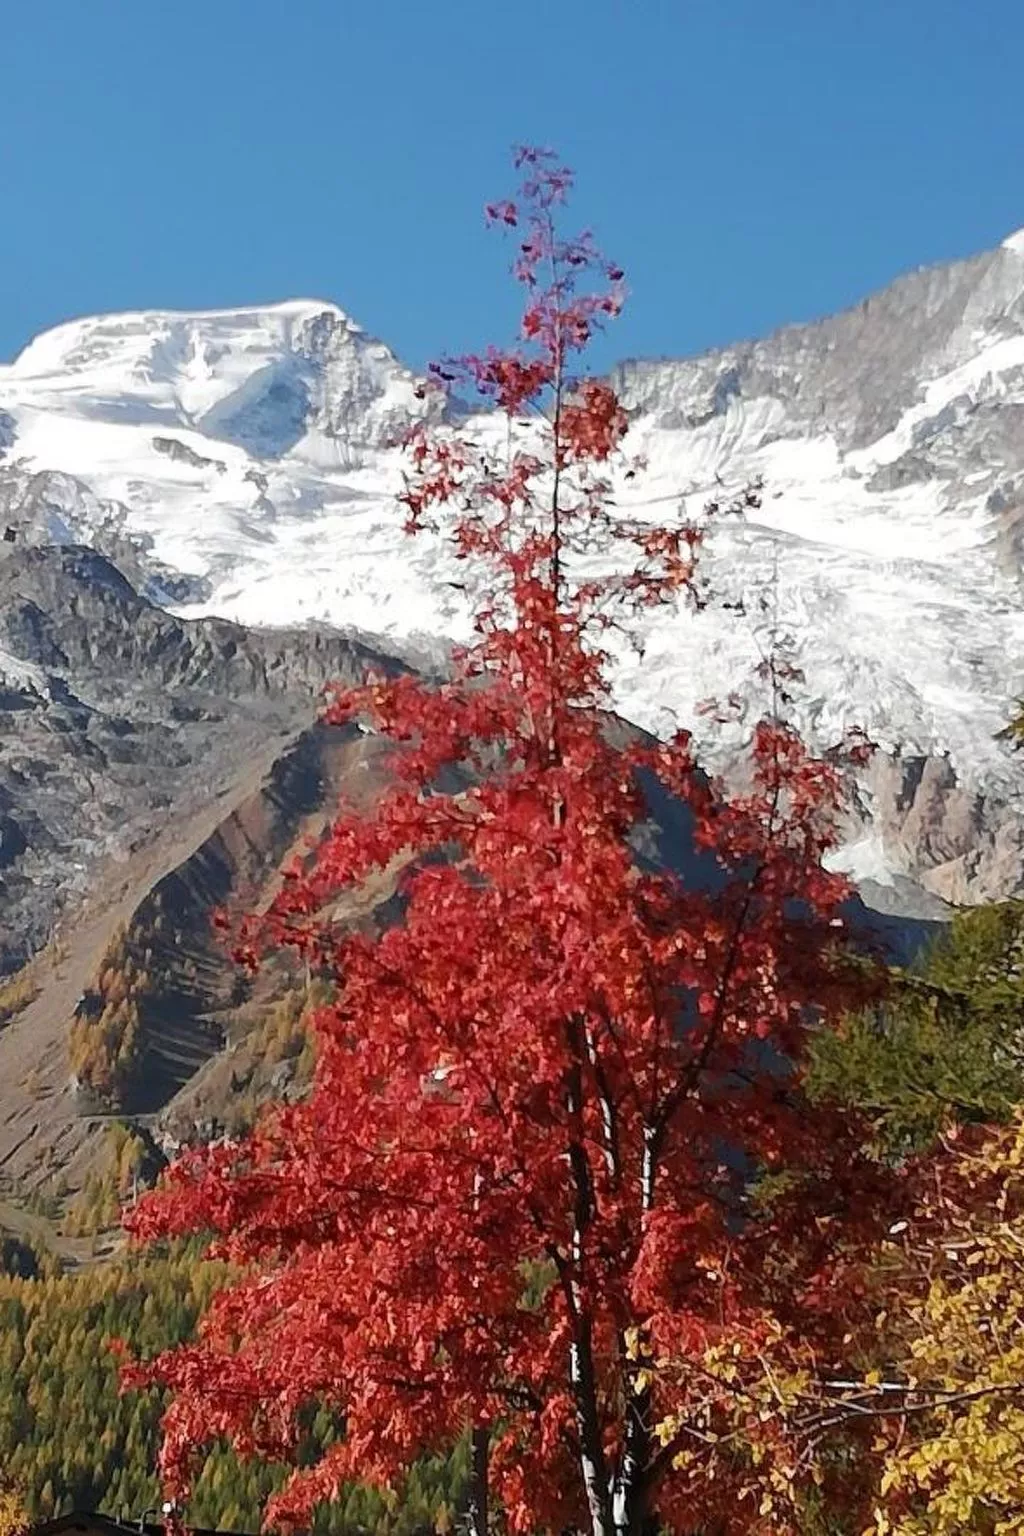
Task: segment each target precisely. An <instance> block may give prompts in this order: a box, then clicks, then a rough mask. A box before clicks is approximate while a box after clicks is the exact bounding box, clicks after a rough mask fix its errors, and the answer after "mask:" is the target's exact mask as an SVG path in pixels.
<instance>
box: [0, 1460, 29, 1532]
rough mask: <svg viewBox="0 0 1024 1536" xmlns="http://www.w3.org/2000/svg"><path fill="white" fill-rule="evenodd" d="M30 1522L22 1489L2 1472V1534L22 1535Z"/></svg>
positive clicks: (0, 1516) (0, 1495) (0, 1482)
mask: <svg viewBox="0 0 1024 1536" xmlns="http://www.w3.org/2000/svg"><path fill="white" fill-rule="evenodd" d="M28 1524H29V1521H28V1515H27V1513H26V1510H25V1502H24V1499H23V1498H22V1495H21V1492H20V1490H19V1489H18V1488H16V1487H15V1486H14V1484H13V1483H11V1482H9V1481H8V1479H7V1478H6V1477H4V1476H3V1475H2V1474H0V1536H21V1533H22V1532H23V1531H26V1530H27V1529H28Z"/></svg>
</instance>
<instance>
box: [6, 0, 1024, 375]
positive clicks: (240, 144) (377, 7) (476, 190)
mask: <svg viewBox="0 0 1024 1536" xmlns="http://www.w3.org/2000/svg"><path fill="white" fill-rule="evenodd" d="M3 9H4V15H3V21H2V24H0V49H2V54H0V58H2V67H0V176H2V192H0V197H2V202H0V208H2V226H0V358H6V357H9V356H11V355H12V354H13V353H14V352H16V351H17V350H18V349H19V347H20V346H21V345H23V344H24V342H25V341H27V340H28V338H29V337H30V336H31V335H33V334H34V333H36V332H38V331H39V330H41V329H44V328H46V327H47V326H49V325H53V324H55V323H57V322H58V321H60V320H62V319H66V318H70V317H72V316H75V315H81V314H90V313H95V312H98V311H102V310H117V309H134V308H157V307H174V308H206V307H216V306H226V305H241V304H248V303H251V302H264V301H268V300H274V299H281V298H287V297H318V298H329V299H334V300H335V301H336V302H338V303H339V304H340V305H341V306H342V307H343V308H344V309H346V310H347V311H348V312H349V313H350V314H352V315H353V316H354V317H355V318H356V319H357V320H359V321H360V322H361V323H362V324H363V325H365V326H366V327H367V328H368V329H369V330H371V331H373V332H375V333H376V334H378V335H380V336H381V337H383V338H384V339H385V340H386V341H388V342H389V343H390V344H391V345H392V346H393V347H394V348H395V350H396V351H398V352H399V354H400V355H402V356H403V357H404V358H405V359H406V360H407V361H409V362H411V363H413V364H415V365H422V364H423V363H424V362H425V361H426V360H427V359H429V358H432V357H435V356H437V355H439V354H440V353H442V352H444V351H452V350H460V349H466V348H469V347H475V346H478V345H482V344H484V343H486V342H487V341H491V340H494V341H502V340H505V339H506V338H507V336H508V334H509V331H510V328H511V326H512V322H513V316H514V313H515V308H514V306H515V302H516V294H515V291H514V289H513V288H512V285H511V283H510V281H509V279H508V278H507V276H506V273H507V263H508V259H509V253H508V251H507V250H506V249H504V248H503V244H502V241H501V239H500V238H499V237H498V236H496V235H488V234H486V233H485V232H484V230H483V224H482V216H481V209H482V205H483V203H484V201H485V200H487V199H488V198H493V197H500V196H502V195H505V194H506V193H507V192H509V191H510V190H511V171H510V167H509V160H508V154H509V148H510V146H511V145H512V144H513V143H514V142H517V141H524V140H525V141H531V142H542V143H549V144H552V145H554V146H555V147H556V148H557V149H558V150H559V151H560V153H561V154H562V155H563V157H564V158H565V159H566V160H567V161H568V162H569V163H570V164H571V165H573V166H574V167H575V169H576V172H577V177H578V185H577V194H576V198H575V201H574V204H573V214H574V218H573V222H574V223H576V224H579V225H583V224H586V225H589V226H591V227H592V228H593V229H594V230H595V232H596V234H597V236H598V238H599V241H600V243H601V244H602V246H603V247H604V248H605V250H606V251H607V252H608V254H609V255H610V256H613V257H614V258H615V259H616V260H617V261H619V262H621V263H622V265H623V266H625V268H626V271H627V280H628V283H629V286H630V290H631V299H630V303H629V305H628V306H627V309H626V310H625V312H624V314H623V317H622V319H621V320H620V321H619V322H618V323H617V325H616V326H615V327H614V328H613V329H612V331H611V332H610V333H609V336H608V338H607V339H606V341H605V342H604V343H603V344H602V349H601V351H602V356H601V357H599V358H598V359H596V360H597V361H598V362H604V361H605V360H610V359H611V358H612V357H615V356H626V355H632V356H637V355H678V354H683V353H688V352H693V351H696V350H699V349H701V348H704V347H707V346H710V345H714V344H718V343H723V342H726V341H729V340H735V339H738V338H740V337H744V336H749V335H755V334H763V333H765V332H767V331H769V330H770V329H772V328H774V327H775V326H777V325H780V324H784V323H786V322H788V321H792V320H799V319H804V318H810V317H812V316H815V315H818V314H822V313H826V312H829V311H832V310H835V309H837V308H839V307H841V306H843V305H844V304H847V303H851V302H854V301H856V300H858V299H859V298H861V297H863V296H864V295H865V294H866V293H868V292H870V291H872V290H874V289H876V288H878V287H881V286H882V285H884V284H885V283H886V282H888V281H889V280H890V279H891V278H892V277H893V276H895V275H896V274H897V273H899V272H901V271H905V270H907V269H909V268H911V267H914V266H917V265H920V264H922V263H930V262H935V261H942V260H946V259H948V258H952V257H956V256H961V255H967V254H970V253H972V252H974V251H977V250H980V249H984V248H986V247H988V246H991V245H994V244H996V243H998V241H999V240H1001V239H1002V238H1003V237H1004V236H1005V235H1007V234H1008V233H1010V231H1011V230H1013V229H1015V228H1018V227H1020V226H1021V225H1024V91H1022V89H1021V85H1020V61H1021V59H1022V57H1024V6H1022V5H1021V4H1020V0H928V3H925V0H431V3H428V0H423V3H420V0H364V3H359V4H352V3H349V0H287V3H284V0H244V3H242V0H203V3H198V0H173V3H166V0H36V3H35V4H14V3H12V4H10V5H9V6H5V7H4V8H3Z"/></svg>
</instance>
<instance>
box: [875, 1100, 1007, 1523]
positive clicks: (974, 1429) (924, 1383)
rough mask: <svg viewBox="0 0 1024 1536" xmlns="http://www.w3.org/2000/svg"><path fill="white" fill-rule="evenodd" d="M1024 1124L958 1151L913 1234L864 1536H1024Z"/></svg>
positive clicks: (913, 1227)
mask: <svg viewBox="0 0 1024 1536" xmlns="http://www.w3.org/2000/svg"><path fill="white" fill-rule="evenodd" d="M1022 1168H1024V1113H1019V1114H1018V1116H1017V1118H1016V1120H1015V1122H1014V1123H1013V1124H1012V1125H1010V1126H1009V1127H1006V1128H1005V1129H1002V1130H1000V1131H998V1132H996V1133H995V1134H994V1135H991V1136H990V1137H989V1139H988V1140H987V1141H986V1142H985V1144H984V1145H983V1146H982V1147H981V1148H980V1150H974V1151H962V1152H960V1153H958V1155H957V1156H956V1158H955V1162H954V1164H953V1167H952V1169H951V1170H950V1171H949V1172H948V1174H947V1177H946V1178H944V1179H937V1180H936V1188H935V1194H934V1197H933V1198H931V1199H929V1201H928V1202H927V1204H926V1205H925V1207H924V1208H923V1209H922V1211H921V1213H920V1219H919V1222H918V1223H916V1224H914V1226H912V1229H911V1232H910V1234H909V1238H908V1242H907V1273H906V1274H905V1275H904V1276H903V1277H901V1281H900V1283H901V1285H903V1286H904V1287H905V1288H907V1289H908V1290H909V1292H910V1295H911V1296H912V1297H916V1299H913V1300H912V1301H911V1302H910V1304H909V1306H907V1307H906V1309H905V1311H904V1313H903V1316H902V1318H900V1319H899V1326H900V1328H901V1330H902V1332H903V1335H904V1337H905V1340H906V1358H905V1360H904V1362H903V1363H904V1368H905V1376H904V1379H908V1380H911V1381H912V1382H913V1389H912V1390H911V1391H910V1392H909V1393H908V1395H907V1397H906V1400H905V1401H906V1412H905V1413H904V1414H903V1415H901V1416H899V1417H898V1418H894V1419H893V1420H892V1421H891V1422H887V1425H886V1428H885V1429H884V1431H883V1436H884V1438H885V1439H886V1444H887V1449H888V1454H887V1457H886V1461H885V1467H884V1472H883V1476H882V1479H881V1484H880V1487H879V1500H878V1508H877V1509H876V1512H875V1521H874V1524H873V1525H872V1527H871V1528H870V1532H871V1536H964V1533H969V1532H978V1533H979V1536H1009V1533H1013V1532H1021V1533H1024V1178H1022Z"/></svg>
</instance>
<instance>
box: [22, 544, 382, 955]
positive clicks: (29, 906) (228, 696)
mask: <svg viewBox="0 0 1024 1536" xmlns="http://www.w3.org/2000/svg"><path fill="white" fill-rule="evenodd" d="M2 547H3V546H0V548H2ZM370 665H375V666H381V667H389V666H393V665H394V664H393V663H391V662H389V661H388V659H387V658H385V657H382V656H380V655H379V654H377V653H374V652H371V651H370V650H369V649H368V648H366V647H365V646H362V645H360V644H359V643H358V642H355V641H352V640H350V639H347V638H345V637H343V636H340V635H335V634H330V633H326V632H318V633H315V634H313V633H304V632H299V631H280V632H274V631H269V630H268V631H262V632H260V633H259V634H255V635H254V634H250V633H247V632H246V631H245V630H243V629H241V628H239V627H238V626H237V625H234V624H229V623H226V622H224V621H222V620H218V619H203V620H198V621H194V622H189V621H185V620H182V619H176V618H174V617H172V616H171V615H170V614H168V613H166V612H164V611H163V610H162V609H160V608H157V607H156V606H155V605H154V604H152V603H150V602H148V601H146V600H145V599H144V598H142V597H140V596H139V595H138V594H137V593H136V591H135V590H134V588H133V587H132V586H131V584H130V583H129V582H128V581H127V580H126V578H125V577H124V576H123V575H122V574H121V573H120V572H119V571H118V570H117V569H116V568H115V567H114V566H113V565H112V564H111V563H110V562H109V561H108V560H107V559H106V558H105V557H103V556H102V555H99V554H97V553H96V552H95V551H94V550H91V549H87V548H84V547H80V546H75V545H68V546H49V547H33V546H17V545H16V546H13V547H11V548H10V549H9V550H8V552H7V554H6V556H5V557H0V690H2V696H0V974H2V973H3V972H4V971H10V970H12V969H15V968H16V967H17V966H18V965H19V964H20V963H22V962H23V961H24V960H25V959H27V958H28V956H29V955H30V954H31V953H33V952H34V951H35V950H37V949H39V948H40V947H41V946H42V945H43V944H44V943H45V942H46V940H47V937H48V936H49V934H50V932H51V930H52V928H53V925H54V923H55V921H56V920H57V918H58V915H59V914H60V912H61V911H62V910H64V909H70V910H73V909H74V907H75V905H76V903H77V902H78V901H79V900H80V899H81V898H82V897H83V896H84V895H85V894H86V893H87V892H88V890H89V889H90V887H91V886H92V885H93V883H94V882H95V880H96V879H97V878H98V876H99V875H100V872H101V871H103V870H104V869H105V868H106V867H108V866H109V865H111V864H113V865H116V864H117V862H118V861H123V860H125V859H126V858H127V857H128V856H129V855H130V854H131V853H132V852H133V851H134V850H136V849H138V848H139V847H140V846H142V845H144V844H145V843H146V841H147V840H149V839H151V838H153V837H154V836H155V835H156V834H157V833H158V832H160V831H161V830H162V829H163V828H165V827H166V826H167V825H169V824H173V823H174V821H175V820H176V819H182V820H183V821H186V822H187V819H188V817H189V816H190V815H191V814H193V813H194V812H195V811H196V810H197V809H198V808H200V807H202V806H204V805H205V804H207V803H208V802H209V801H210V799H211V798H213V797H216V796H217V795H218V794H219V793H222V792H225V791H226V790H227V789H229V788H230V787H231V786H232V785H234V784H235V783H236V782H237V781H238V779H239V777H240V776H241V775H244V774H245V773H246V772H248V771H250V764H251V763H252V762H253V761H256V760H258V759H259V758H260V757H261V756H263V755H265V752H266V747H267V744H268V742H274V741H279V742H280V743H281V750H283V747H284V744H285V743H286V741H287V740H288V739H290V738H291V737H292V736H294V734H295V733H296V732H297V731H299V730H302V729H304V728H305V727H307V726H308V725H309V724H310V723H311V722H312V720H313V719H314V717H315V715H316V713H317V710H318V707H319V703H320V700H321V695H322V689H323V686H324V684H325V683H326V682H328V681H331V680H332V679H334V678H339V679H349V680H354V679H356V678H357V677H361V676H363V675H364V674H365V672H366V670H367V668H368V667H369V666H370Z"/></svg>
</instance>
